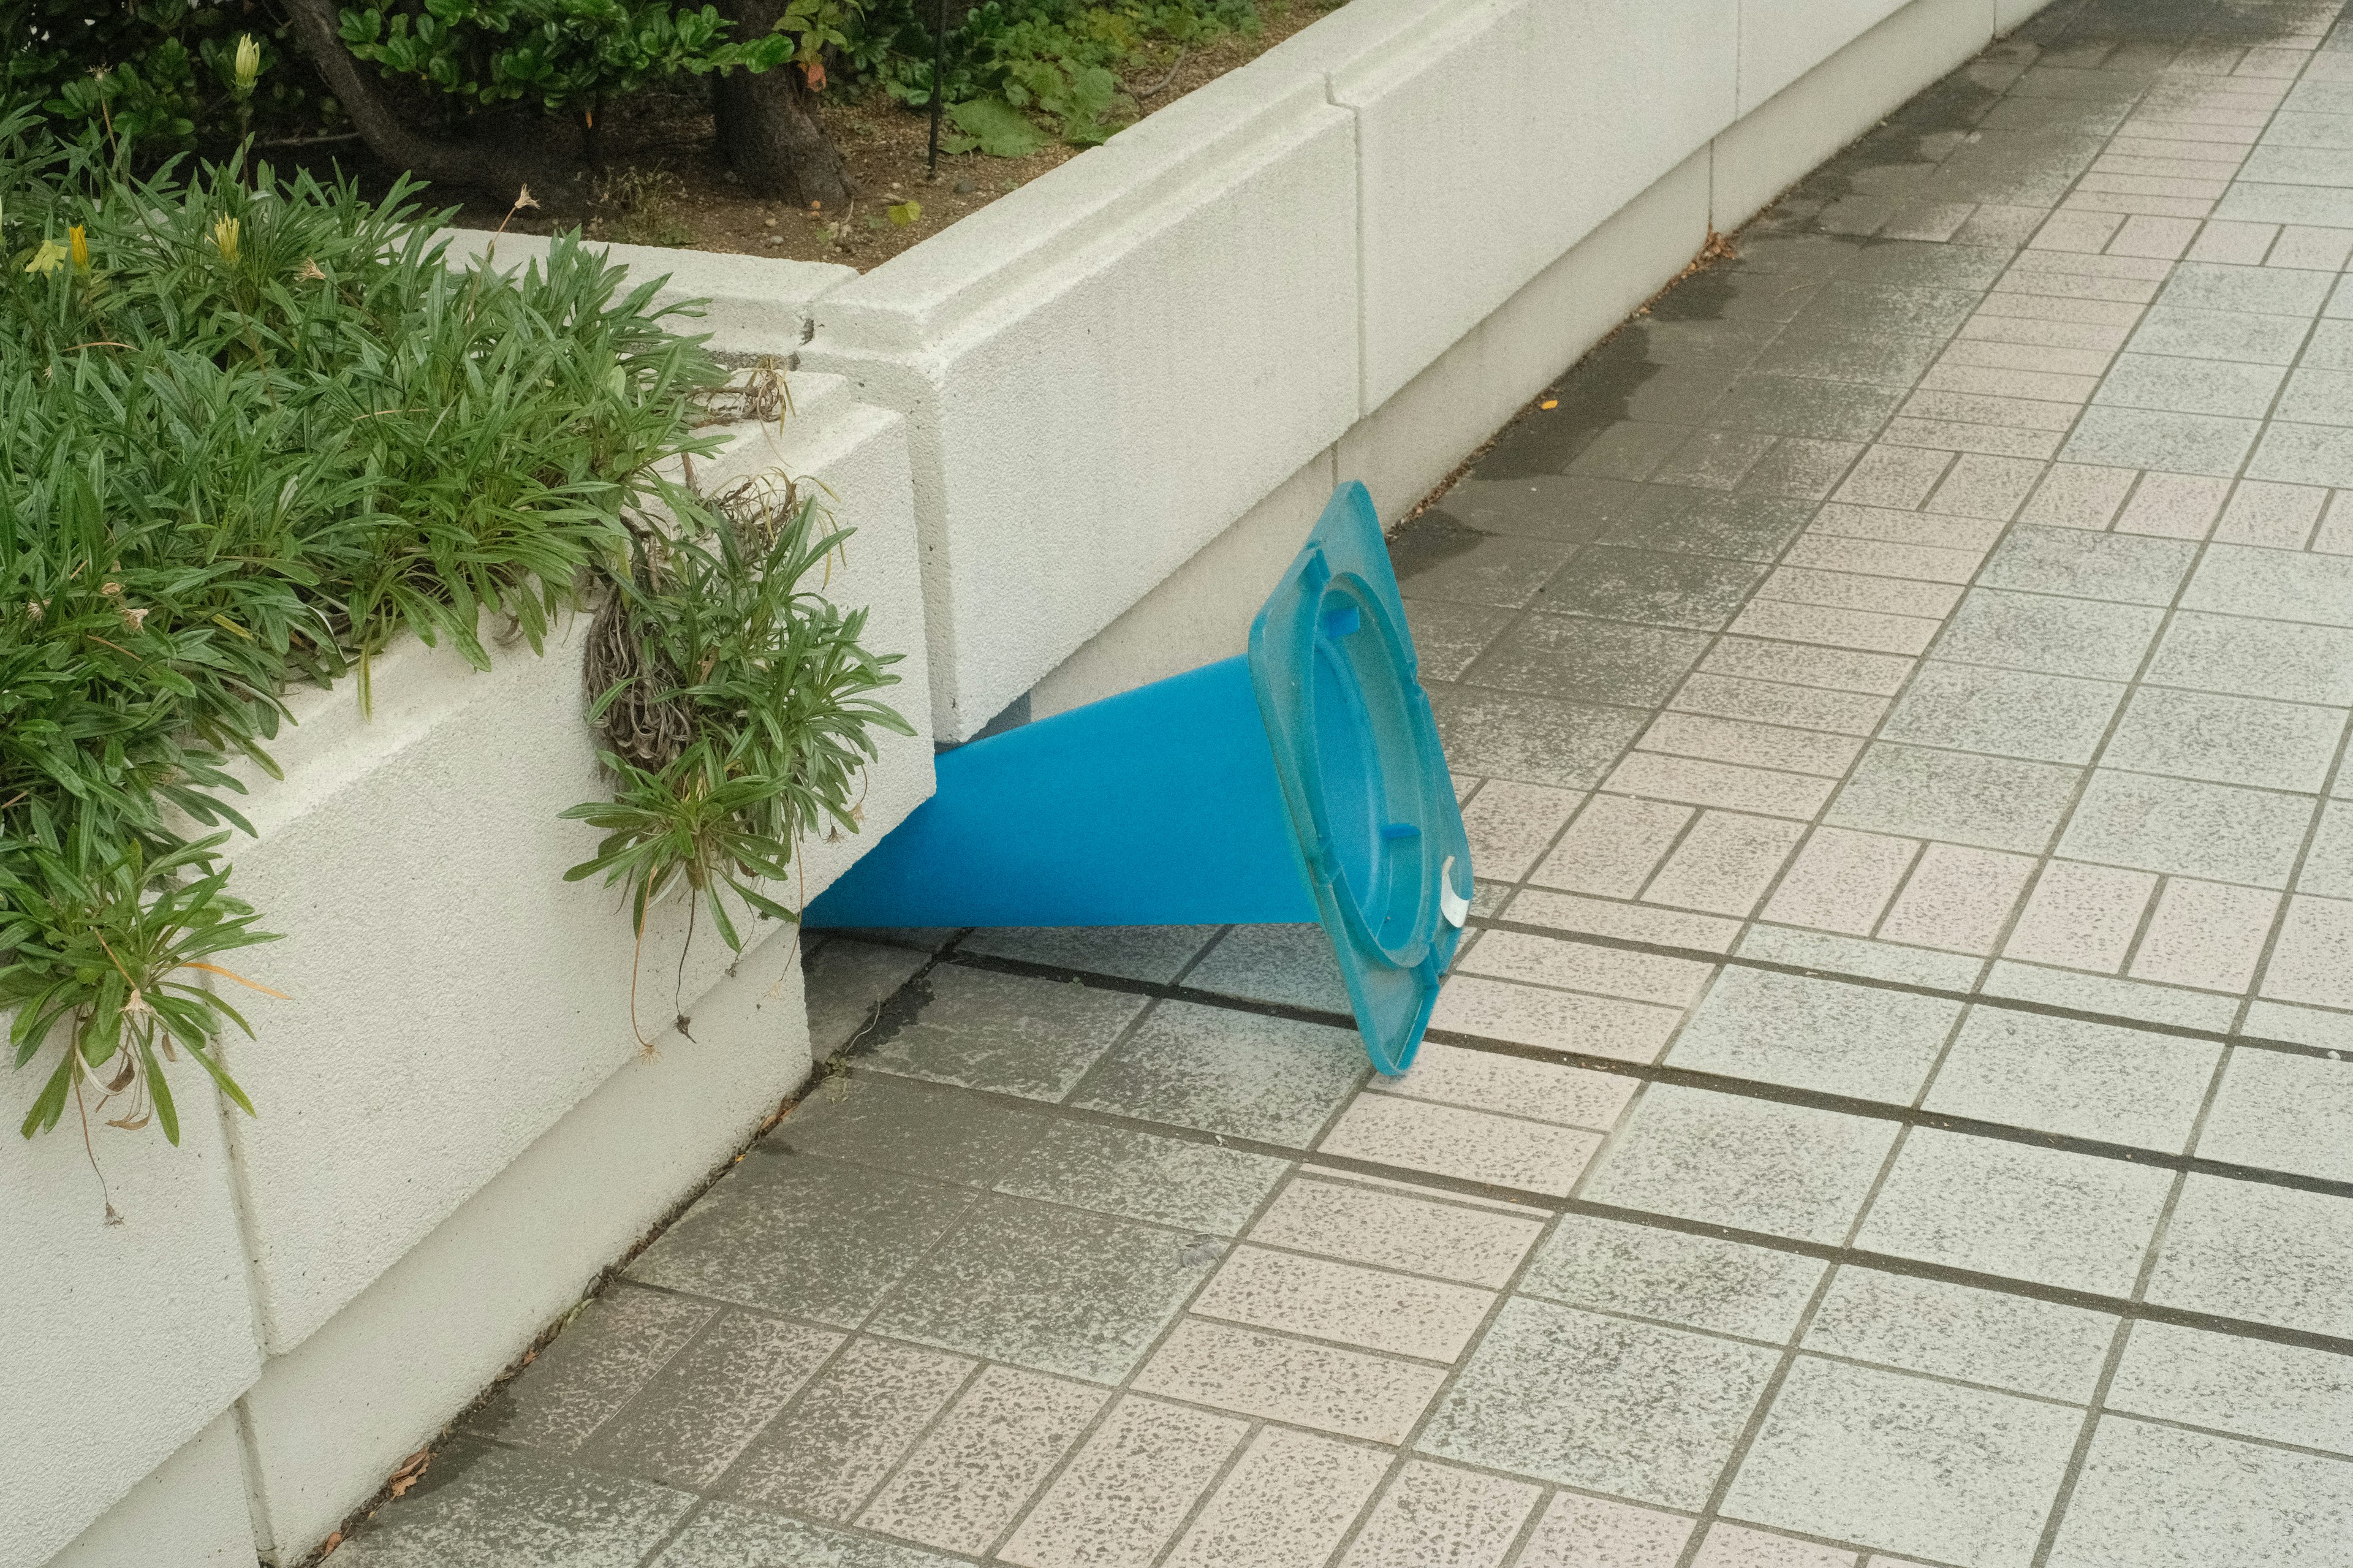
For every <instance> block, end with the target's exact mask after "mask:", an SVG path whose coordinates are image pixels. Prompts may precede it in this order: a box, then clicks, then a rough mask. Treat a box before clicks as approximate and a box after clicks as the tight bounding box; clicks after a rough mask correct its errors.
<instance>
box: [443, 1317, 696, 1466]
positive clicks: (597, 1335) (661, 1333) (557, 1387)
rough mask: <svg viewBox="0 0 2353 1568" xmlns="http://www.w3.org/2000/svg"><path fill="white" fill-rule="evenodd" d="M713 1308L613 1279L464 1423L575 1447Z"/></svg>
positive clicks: (566, 1449) (521, 1440)
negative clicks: (620, 1282)
mask: <svg viewBox="0 0 2353 1568" xmlns="http://www.w3.org/2000/svg"><path fill="white" fill-rule="evenodd" d="M718 1313H719V1308H718V1307H716V1306H715V1305H713V1304H712V1303H711V1302H709V1301H697V1300H691V1298H685V1297H679V1296H671V1295H668V1294H665V1293H664V1292H662V1291H659V1290H641V1289H638V1288H637V1287H636V1286H634V1285H629V1284H627V1283H623V1284H617V1285H615V1286H613V1287H612V1288H611V1289H608V1290H607V1291H605V1292H604V1293H603V1294H602V1295H600V1296H598V1297H597V1298H596V1300H594V1301H591V1302H590V1303H589V1304H588V1305H587V1306H586V1308H585V1309H583V1310H582V1311H581V1313H580V1315H579V1316H578V1317H576V1318H575V1319H574V1320H573V1321H572V1322H571V1323H570V1324H569V1325H568V1326H567V1327H566V1328H565V1331H564V1332H563V1333H561V1334H559V1335H557V1336H556V1338H555V1340H554V1342H552V1343H551V1344H549V1345H548V1346H547V1348H546V1349H545V1350H543V1351H542V1352H540V1353H539V1355H538V1356H537V1357H536V1358H534V1359H533V1362H532V1363H531V1364H530V1365H529V1366H527V1367H525V1368H523V1369H522V1372H520V1373H516V1374H515V1375H514V1376H513V1377H512V1378H509V1379H508V1380H507V1381H506V1382H504V1383H502V1384H499V1386H498V1387H496V1388H495V1389H493V1390H491V1396H490V1398H489V1399H487V1400H485V1401H484V1402H483V1403H482V1405H481V1407H480V1409H478V1410H475V1411H473V1412H472V1413H470V1415H467V1416H466V1418H465V1422H464V1425H465V1426H466V1429H467V1430H469V1431H471V1432H479V1433H481V1434H482V1435H484V1436H491V1437H496V1438H499V1439H500V1440H501V1441H502V1442H507V1443H518V1444H522V1446H524V1447H532V1448H543V1449H545V1450H546V1451H548V1452H549V1453H554V1454H571V1453H575V1452H576V1451H577V1450H578V1449H579V1447H580V1445H581V1444H583V1443H585V1442H586V1441H587V1440H588V1436H589V1435H590V1434H591V1433H593V1432H594V1431H595V1430H596V1428H597V1426H600V1425H602V1424H603V1423H604V1422H605V1421H606V1420H607V1419H608V1418H609V1417H610V1416H611V1415H613V1413H614V1412H615V1411H617V1410H618V1409H620V1408H621V1406H622V1405H626V1404H628V1402H629V1400H630V1399H631V1398H632V1397H634V1396H635V1395H636V1394H637V1392H638V1390H639V1389H641V1388H643V1387H644V1386H645V1385H646V1384H648V1383H649V1381H651V1380H652V1378H653V1376H654V1374H655V1373H658V1372H659V1371H660V1370H661V1368H662V1366H663V1364H664V1363H667V1362H668V1361H669V1360H670V1358H671V1357H672V1356H674V1355H676V1354H677V1353H678V1352H680V1351H681V1350H683V1349H684V1348H685V1347H686V1345H687V1344H688V1343H689V1342H691V1341H692V1340H693V1338H694V1336H695V1335H696V1334H698V1333H700V1332H702V1329H703V1326H704V1325H705V1324H707V1323H708V1322H710V1321H711V1320H712V1318H714V1317H716V1316H717V1315H718Z"/></svg>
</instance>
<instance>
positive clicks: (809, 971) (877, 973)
mask: <svg viewBox="0 0 2353 1568" xmlns="http://www.w3.org/2000/svg"><path fill="white" fill-rule="evenodd" d="M805 940H806V939H805ZM804 952H805V954H806V956H805V957H804V958H803V960H802V963H803V964H804V968H803V970H802V976H801V989H802V992H803V994H805V995H807V998H808V1015H809V1049H810V1051H811V1053H812V1054H813V1055H814V1056H815V1057H816V1058H817V1059H818V1060H819V1061H823V1060H825V1059H826V1058H828V1057H830V1056H832V1055H833V1054H834V1053H835V1052H836V1051H838V1050H839V1049H841V1048H842V1047H844V1046H847V1045H849V1044H850V1043H851V1042H852V1041H853V1040H856V1039H857V1038H859V1037H860V1036H862V1035H863V1034H864V1033H865V1032H866V1031H867V1030H868V1029H870V1028H871V1027H872V1026H874V1024H875V1023H876V1021H877V1019H878V1018H879V1016H880V1015H881V1010H882V1004H883V1003H884V1002H885V1001H886V1000H888V999H889V997H890V995H891V994H892V992H894V991H896V990H898V989H899V987H900V986H902V985H904V984H906V983H907V982H908V981H909V980H911V979H913V976H914V973H915V972H916V971H917V970H919V969H921V968H923V965H924V964H926V963H930V962H931V957H932V955H931V954H930V953H928V952H916V951H914V950H913V949H912V948H904V947H891V946H886V945H885V944H883V943H881V942H857V941H853V940H852V939H850V938H849V937H844V936H836V935H833V934H831V933H827V934H826V936H825V937H824V939H823V940H822V941H820V942H814V943H811V944H809V945H807V946H806V947H805V949H804Z"/></svg>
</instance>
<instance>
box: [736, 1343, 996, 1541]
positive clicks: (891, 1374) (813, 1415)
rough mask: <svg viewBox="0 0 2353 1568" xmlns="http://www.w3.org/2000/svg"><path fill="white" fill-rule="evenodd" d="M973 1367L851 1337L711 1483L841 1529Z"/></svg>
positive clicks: (954, 1359)
mask: <svg viewBox="0 0 2353 1568" xmlns="http://www.w3.org/2000/svg"><path fill="white" fill-rule="evenodd" d="M978 1370H979V1363H976V1362H971V1361H967V1360H965V1358H964V1357H962V1356H955V1355H947V1354H944V1353H943V1352H939V1351H932V1350H922V1349H918V1348H917V1347H915V1346H913V1345H902V1344H895V1343H892V1342H891V1341H888V1340H871V1339H864V1338H859V1339H853V1340H851V1341H850V1342H849V1344H848V1345H846V1346H844V1347H843V1348H842V1351H841V1352H840V1353H839V1355H837V1356H836V1357H835V1358H834V1359H833V1361H832V1362H831V1363H828V1365H827V1366H826V1368H825V1370H824V1371H823V1372H820V1373H818V1375H817V1376H816V1378H814V1379H813V1380H812V1381H811V1382H810V1383H809V1384H808V1385H807V1387H806V1388H804V1389H802V1391H801V1392H800V1394H799V1395H798V1396H797V1398H795V1399H794V1401H793V1403H792V1404H791V1405H789V1406H788V1407H787V1408H786V1412H785V1414H784V1415H781V1416H779V1417H777V1418H776V1420H774V1421H772V1422H770V1423H769V1424H768V1426H767V1428H766V1430H765V1431H763V1432H762V1433H761V1434H760V1435H759V1436H757V1437H755V1438H754V1440H753V1442H752V1444H751V1446H750V1447H748V1448H747V1449H746V1450H745V1451H744V1456H743V1458H740V1459H739V1460H737V1461H736V1464H735V1466H734V1468H733V1469H731V1470H730V1471H729V1472H728V1473H727V1475H726V1477H725V1478H724V1479H723V1481H722V1483H721V1485H720V1490H721V1491H722V1492H723V1493H724V1494H725V1495H726V1496H728V1497H732V1498H736V1499H739V1500H743V1501H746V1502H754V1503H759V1504H762V1505H763V1506H765V1507H770V1508H780V1509H787V1510H791V1511H793V1512H795V1513H804V1514H809V1515H812V1516H814V1517H816V1518H818V1519H828V1520H834V1521H840V1522H845V1523H846V1522H847V1521H849V1520H851V1519H853V1518H855V1517H856V1516H857V1513H858V1510H860V1509H861V1508H863V1507H865V1505H866V1500H867V1499H868V1498H870V1497H871V1496H872V1495H873V1494H874V1489H876V1488H877V1487H879V1486H881V1484H882V1480H883V1478H884V1477H886V1476H888V1475H889V1474H890V1473H891V1471H892V1468H894V1467H895V1466H896V1465H897V1464H898V1463H899V1460H900V1459H901V1458H902V1457H904V1456H905V1454H906V1453H907V1451H908V1450H909V1449H911V1448H913V1447H914V1446H915V1443H916V1440H917V1439H918V1438H920V1437H922V1436H923V1433H924V1431H925V1429H926V1428H928V1427H929V1426H931V1424H932V1420H933V1418H934V1416H936V1415H939V1413H940V1412H941V1411H943V1410H944V1409H946V1408H947V1405H948V1402H949V1401H950V1400H952V1399H954V1398H955V1396H956V1394H957V1393H958V1392H959V1391H961V1390H962V1389H963V1388H964V1386H965V1383H966V1382H967V1381H968V1380H969V1379H970V1378H971V1377H972V1375H973V1373H976V1372H977V1371H978Z"/></svg>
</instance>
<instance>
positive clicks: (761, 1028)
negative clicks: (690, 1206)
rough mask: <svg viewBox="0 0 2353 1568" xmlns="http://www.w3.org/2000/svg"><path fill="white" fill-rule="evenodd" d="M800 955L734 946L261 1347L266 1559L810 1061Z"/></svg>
mask: <svg viewBox="0 0 2353 1568" xmlns="http://www.w3.org/2000/svg"><path fill="white" fill-rule="evenodd" d="M798 953H799V942H798V939H797V936H796V935H795V933H794V932H792V931H777V932H776V933H775V934H774V935H772V936H770V937H769V939H768V940H767V941H766V942H765V943H764V944H762V945H761V946H759V947H758V948H755V949H753V950H751V951H749V952H746V953H745V955H744V960H743V962H742V963H741V964H740V965H739V966H738V968H737V972H736V973H735V974H734V975H733V976H731V977H729V978H726V979H723V980H722V981H721V982H720V984H718V985H716V986H714V987H713V988H712V990H711V991H710V992H709V993H708V994H705V995H704V996H703V998H702V1000H701V1002H699V1003H698V1004H697V1005H696V1009H695V1018H694V1022H693V1033H694V1037H693V1038H692V1039H691V1040H690V1039H687V1038H685V1037H682V1036H681V1035H679V1034H677V1033H676V1032H675V1031H670V1032H667V1033H665V1035H664V1036H663V1037H662V1038H661V1041H660V1047H661V1054H660V1055H659V1057H657V1058H654V1059H652V1060H650V1061H638V1060H632V1061H630V1062H629V1063H628V1065H627V1066H625V1067H623V1068H621V1069H620V1070H619V1071H618V1072H616V1073H615V1074H613V1075H612V1076H611V1077H610V1078H609V1079H607V1080H606V1081H605V1082H604V1084H603V1085H602V1086H600V1087H599V1088H598V1089H596V1092H594V1093H593V1094H591V1095H590V1096H589V1097H588V1098H587V1099H586V1100H584V1101H582V1102H581V1103H580V1104H579V1105H577V1106H575V1107H574V1108H573V1109H572V1110H570V1111H569V1112H568V1113H567V1114H566V1115H565V1117H564V1118H563V1119H562V1120H561V1121H558V1122H557V1123H556V1124H555V1125H554V1127H552V1128H550V1129H549V1130H548V1131H546V1132H545V1133H544V1134H543V1135H542V1136H541V1137H540V1138H539V1139H537V1140H536V1141H535V1142H533V1143H532V1145H531V1146H530V1147H529V1148H528V1149H526V1150H524V1151H523V1152H522V1154H521V1155H520V1156H519V1157H518V1158H517V1159H515V1160H514V1161H513V1162H512V1163H510V1164H508V1165H507V1166H506V1167H505V1168H504V1169H503V1170H501V1172H499V1173H498V1174H497V1176H496V1177H495V1178H494V1179H492V1180H491V1183H490V1184H488V1185H486V1186H485V1187H483V1188H482V1189H481V1190H480V1192H478V1193H476V1194H473V1195H472V1196H471V1197H470V1198H469V1199H468V1200H467V1201H466V1203H465V1204H464V1205H462V1206H461V1207H459V1209H458V1211H457V1212H456V1213H455V1214H453V1215H450V1216H449V1217H448V1219H446V1220H444V1221H443V1222H442V1223H441V1224H440V1225H438V1226H436V1227H435V1228H434V1230H433V1232H432V1233H431V1234H430V1235H429V1236H427V1237H426V1238H425V1239H424V1240H423V1241H422V1242H420V1243H419V1244H418V1245H417V1247H414V1248H412V1249H411V1250H410V1251H409V1252H407V1253H406V1255H404V1256H403V1257H402V1258H400V1259H399V1260H398V1261H397V1262H396V1263H395V1264H394V1265H393V1266H392V1268H390V1269H389V1270H387V1271H386V1272H385V1274H384V1275H383V1276H382V1277H381V1278H380V1279H377V1280H376V1281H375V1283H374V1284H373V1285H371V1286H370V1287H369V1288H368V1289H366V1290H364V1291H363V1292H362V1293H361V1294H360V1295H359V1296H358V1297H357V1298H356V1299H355V1300H353V1301H352V1302H351V1304H350V1305H348V1306H346V1307H345V1308H344V1309H343V1310H342V1311H340V1312H338V1313H337V1314H336V1315H335V1316H334V1317H332V1318H331V1319H330V1320H328V1321H327V1322H326V1324H325V1325H324V1326H323V1327H322V1328H321V1329H320V1330H319V1331H317V1332H316V1333H314V1334H312V1335H311V1337H310V1338H309V1339H307V1340H305V1341H304V1342H302V1343H301V1345H299V1346H298V1347H296V1348H295V1349H294V1350H293V1351H291V1352H289V1353H287V1354H284V1355H280V1356H274V1357H272V1358H271V1359H270V1361H269V1363H268V1365H267V1366H265V1367H264V1368H263V1370H262V1373H261V1379H260V1381H259V1383H258V1384H255V1386H254V1387H253V1388H252V1389H251V1390H249V1391H248V1393H247V1394H246V1396H245V1399H244V1402H243V1404H242V1405H241V1406H240V1407H239V1414H240V1415H241V1416H242V1418H243V1420H244V1422H245V1426H246V1432H247V1435H248V1439H249V1442H250V1445H251V1456H252V1465H253V1471H252V1474H251V1476H250V1478H249V1484H250V1485H251V1487H252V1489H253V1493H254V1508H253V1516H254V1519H255V1521H256V1522H257V1525H258V1527H259V1536H260V1545H261V1547H262V1549H263V1555H264V1557H265V1559H266V1560H267V1561H269V1562H271V1563H281V1564H290V1563H300V1562H301V1560H302V1558H303V1556H304V1555H305V1554H306V1553H307V1552H309V1551H310V1550H311V1548H312V1547H313V1546H315V1545H316V1544H317V1543H318V1542H320V1541H321V1540H322V1539H324V1537H325V1536H326V1534H327V1532H328V1531H332V1529H334V1528H335V1526H336V1524H337V1522H338V1521H341V1520H342V1519H343V1517H344V1516H345V1515H346V1514H348V1513H349V1512H350V1511H351V1510H353V1509H354V1508H356V1507H358V1506H359V1505H360V1504H361V1503H363V1502H364V1501H366V1500H368V1498H369V1497H371V1496H373V1495H374V1494H375V1491H376V1489H377V1488H379V1487H380V1486H381V1485H383V1483H384V1479H385V1477H386V1476H387V1475H389V1474H390V1473H391V1472H392V1470H393V1469H395V1468H396V1467H397V1466H398V1465H399V1462H400V1460H401V1458H402V1457H403V1456H405V1455H407V1454H410V1453H413V1452H415V1451H416V1450H417V1448H418V1447H422V1446H423V1445H424V1444H425V1443H426V1442H427V1441H428V1440H429V1439H430V1438H431V1437H432V1436H433V1435H434V1434H435V1432H437V1431H438V1430H439V1428H440V1427H441V1426H443V1424H445V1423H446V1422H448V1420H449V1418H450V1417H451V1416H452V1415H455V1414H457V1413H458V1412H459V1411H460V1410H462V1409H464V1408H465V1407H466V1405H469V1404H470V1403H472V1401H473V1399H474V1398H475V1396H476V1395H477V1394H480V1392H481V1390H482V1389H483V1387H484V1386H485V1385H486V1384H489V1383H490V1381H491V1379H492V1378H494V1377H496V1376H497V1375H498V1374H499V1373H500V1372H501V1369H503V1368H504V1367H505V1366H506V1365H507V1364H508V1363H510V1362H512V1360H513V1359H514V1358H515V1357H516V1356H518V1355H520V1354H522V1352H523V1351H524V1349H526V1348H527V1347H528V1346H529V1345H530V1343H531V1342H532V1341H533V1339H534V1338H536V1337H537V1336H538V1334H539V1332H540V1331H541V1330H542V1329H543V1328H544V1327H545V1326H546V1325H547V1324H548V1323H550V1322H552V1321H554V1320H555V1319H556V1318H558V1317H560V1316H562V1315H563V1314H564V1312H565V1310H568V1309H569V1308H570V1307H571V1306H572V1304H573V1303H574V1302H575V1301H577V1300H579V1299H580V1297H581V1295H582V1293H583V1292H584V1291H585V1290H586V1289H587V1288H588V1287H589V1285H590V1284H591V1283H593V1282H594V1280H595V1279H596V1276H597V1274H598V1273H599V1271H600V1270H601V1269H603V1268H604V1267H605V1266H606V1265H607V1264H608V1263H610V1262H612V1261H613V1260H614V1259H616V1258H619V1257H621V1256H622V1255H623V1254H625V1253H626V1252H628V1249H629V1248H630V1247H633V1246H634V1245H636V1243H637V1242H638V1240H640V1239H641V1238H642V1237H644V1236H645V1234H646V1233H647V1231H648V1230H649V1229H650V1228H651V1227H652V1226H654V1225H655V1224H656V1223H657V1222H658V1221H659V1219H660V1218H661V1216H662V1215H663V1214H664V1213H666V1212H667V1211H668V1210H669V1209H670V1207H671V1206H672V1205H674V1204H675V1203H676V1202H677V1200H678V1199H679V1197H680V1196H681V1194H685V1193H687V1192H690V1191H691V1190H692V1189H693V1188H694V1187H695V1185H696V1184H699V1183H700V1182H701V1181H702V1180H703V1179H704V1178H705V1177H706V1176H708V1175H710V1174H711V1173H712V1171H713V1170H714V1168H716V1167H717V1166H718V1165H720V1164H721V1163H723V1162H724V1161H726V1160H727V1159H728V1158H729V1157H730V1156H731V1155H732V1154H733V1152H734V1151H735V1150H736V1149H737V1148H738V1147H740V1146H741V1145H742V1144H743V1142H744V1140H746V1139H747V1138H749V1137H750V1136H751V1134H752V1133H753V1132H754V1131H755V1130H756V1129H757V1128H758V1126H759V1124H760V1122H761V1121H762V1120H763V1119H764V1118H765V1117H766V1116H767V1114H768V1113H769V1112H770V1111H772V1110H775V1109H776V1104H777V1102H778V1101H779V1100H781V1099H782V1098H783V1097H784V1096H785V1095H786V1094H788V1093H790V1092H791V1091H792V1089H794V1087H795V1086H797V1084H798V1083H800V1081H801V1080H802V1079H804V1078H806V1077H807V1074H808V1068H809V1048H808V1016H807V1009H806V1007H805V1005H804V1004H803V1002H802V997H801V973H800V964H799V963H798ZM248 1561H249V1559H248ZM77 1568H79V1565H77Z"/></svg>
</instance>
